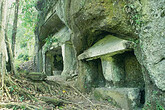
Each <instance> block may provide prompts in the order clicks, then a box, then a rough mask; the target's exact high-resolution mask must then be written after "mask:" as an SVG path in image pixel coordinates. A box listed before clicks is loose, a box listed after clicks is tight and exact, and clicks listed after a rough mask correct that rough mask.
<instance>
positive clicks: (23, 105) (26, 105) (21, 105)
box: [0, 102, 41, 110]
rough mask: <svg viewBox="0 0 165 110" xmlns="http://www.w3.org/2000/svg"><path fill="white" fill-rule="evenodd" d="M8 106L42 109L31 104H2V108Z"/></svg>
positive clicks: (0, 105)
mask: <svg viewBox="0 0 165 110" xmlns="http://www.w3.org/2000/svg"><path fill="white" fill-rule="evenodd" d="M7 106H18V107H26V108H27V109H29V110H32V109H38V110H39V109H41V108H39V107H37V106H35V105H31V104H29V103H16V102H10V103H0V108H5V107H7Z"/></svg>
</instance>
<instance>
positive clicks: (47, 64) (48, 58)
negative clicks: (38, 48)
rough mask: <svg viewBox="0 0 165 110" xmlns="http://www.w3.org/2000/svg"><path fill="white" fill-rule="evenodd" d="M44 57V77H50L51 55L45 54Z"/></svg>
mask: <svg viewBox="0 0 165 110" xmlns="http://www.w3.org/2000/svg"><path fill="white" fill-rule="evenodd" d="M45 57H46V58H45V72H46V75H48V76H50V75H52V55H51V54H49V53H47V54H46V55H45Z"/></svg>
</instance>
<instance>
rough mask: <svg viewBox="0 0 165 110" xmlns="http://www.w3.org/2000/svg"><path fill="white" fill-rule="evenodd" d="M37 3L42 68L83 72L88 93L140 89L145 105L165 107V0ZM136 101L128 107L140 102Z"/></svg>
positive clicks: (80, 80) (69, 73)
mask: <svg viewBox="0 0 165 110" xmlns="http://www.w3.org/2000/svg"><path fill="white" fill-rule="evenodd" d="M36 8H37V9H38V11H39V15H38V18H39V21H38V23H37V27H36V60H37V66H38V71H43V72H45V73H46V74H49V75H51V74H52V73H56V72H59V71H62V73H61V74H62V75H65V76H75V75H78V80H77V85H78V87H79V89H80V90H82V91H84V92H89V91H91V88H96V87H105V88H106V87H111V88H113V87H115V88H125V89H126V91H128V94H129V90H130V89H127V88H136V89H131V90H136V91H140V92H139V94H140V95H139V98H140V100H139V98H136V102H137V100H139V101H140V103H141V105H142V104H144V102H145V108H147V109H157V108H158V107H159V108H158V109H161V107H162V108H163V107H165V103H164V102H165V98H164V97H165V69H164V67H165V60H164V59H165V32H164V30H165V1H164V0H161V1H154V0H141V1H140V0H139V1H138V0H136V1H134V0H132V1H127V0H48V1H44V0H39V1H38V2H37V6H36ZM51 53H52V54H51ZM57 54H58V55H61V57H62V60H58V59H61V58H60V57H58V58H57ZM60 62H63V63H62V64H60ZM56 64H59V65H63V67H62V68H63V70H59V69H58V66H56ZM137 89H138V90H137ZM98 90H99V89H98ZM112 90H113V89H112ZM112 90H110V91H112ZM118 90H119V91H120V89H118ZM113 92H114V91H113ZM121 93H122V92H121ZM110 94H111V93H110ZM128 100H130V99H128ZM116 102H117V100H116ZM131 103H132V104H133V105H132V106H131V107H128V108H125V109H135V108H136V106H139V104H134V103H135V102H131ZM128 105H129V104H128ZM130 105H131V104H130ZM135 105H136V106H135ZM155 107H157V108H155Z"/></svg>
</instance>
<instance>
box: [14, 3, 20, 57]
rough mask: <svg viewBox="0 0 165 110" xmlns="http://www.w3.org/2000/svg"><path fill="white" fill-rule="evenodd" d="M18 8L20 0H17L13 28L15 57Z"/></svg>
mask: <svg viewBox="0 0 165 110" xmlns="http://www.w3.org/2000/svg"><path fill="white" fill-rule="evenodd" d="M18 9H19V0H16V6H15V13H14V22H13V30H12V52H13V57H14V56H15V43H16V34H17V22H18Z"/></svg>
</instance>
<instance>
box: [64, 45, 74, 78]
mask: <svg viewBox="0 0 165 110" xmlns="http://www.w3.org/2000/svg"><path fill="white" fill-rule="evenodd" d="M62 56H63V65H64V69H63V72H62V75H65V76H72V75H73V74H74V71H75V69H76V57H75V51H74V48H73V45H72V44H71V42H66V43H65V44H63V45H62Z"/></svg>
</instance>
